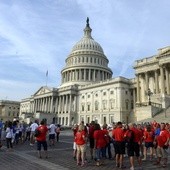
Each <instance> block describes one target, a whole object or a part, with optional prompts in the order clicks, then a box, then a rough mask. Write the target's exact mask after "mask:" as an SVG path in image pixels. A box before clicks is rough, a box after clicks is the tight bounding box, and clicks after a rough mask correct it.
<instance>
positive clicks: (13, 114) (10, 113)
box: [0, 100, 20, 121]
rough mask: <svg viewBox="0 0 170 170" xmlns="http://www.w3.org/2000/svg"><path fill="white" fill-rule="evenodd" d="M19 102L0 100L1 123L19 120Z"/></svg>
mask: <svg viewBox="0 0 170 170" xmlns="http://www.w3.org/2000/svg"><path fill="white" fill-rule="evenodd" d="M19 113H20V102H16V101H9V100H0V119H3V121H7V120H13V119H14V118H17V119H18V118H19Z"/></svg>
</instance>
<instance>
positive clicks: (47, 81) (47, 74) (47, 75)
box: [46, 70, 48, 87]
mask: <svg viewBox="0 0 170 170" xmlns="http://www.w3.org/2000/svg"><path fill="white" fill-rule="evenodd" d="M47 83H48V70H47V72H46V87H47Z"/></svg>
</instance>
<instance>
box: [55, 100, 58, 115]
mask: <svg viewBox="0 0 170 170" xmlns="http://www.w3.org/2000/svg"><path fill="white" fill-rule="evenodd" d="M55 111H56V112H58V97H56V104H55Z"/></svg>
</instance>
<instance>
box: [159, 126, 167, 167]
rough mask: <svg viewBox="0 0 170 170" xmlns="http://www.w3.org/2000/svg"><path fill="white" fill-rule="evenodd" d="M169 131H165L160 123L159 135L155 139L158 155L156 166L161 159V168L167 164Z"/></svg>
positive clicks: (164, 127)
mask: <svg viewBox="0 0 170 170" xmlns="http://www.w3.org/2000/svg"><path fill="white" fill-rule="evenodd" d="M169 134H170V133H169V131H168V130H167V129H166V125H165V123H161V132H160V135H159V136H158V137H157V143H158V147H157V153H158V160H157V162H156V164H158V165H159V164H160V162H161V158H163V161H164V163H163V165H162V166H163V167H166V166H167V162H168V150H167V149H168V146H169V140H170V138H169Z"/></svg>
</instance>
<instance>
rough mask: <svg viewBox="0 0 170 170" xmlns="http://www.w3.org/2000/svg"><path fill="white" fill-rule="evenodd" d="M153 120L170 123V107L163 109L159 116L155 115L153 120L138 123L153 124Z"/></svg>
mask: <svg viewBox="0 0 170 170" xmlns="http://www.w3.org/2000/svg"><path fill="white" fill-rule="evenodd" d="M153 120H156V121H157V122H159V123H161V122H165V123H170V107H168V109H163V110H162V111H161V112H160V113H159V114H157V115H155V116H154V117H153V118H147V119H144V120H142V121H138V122H139V123H140V122H152V121H153Z"/></svg>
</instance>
